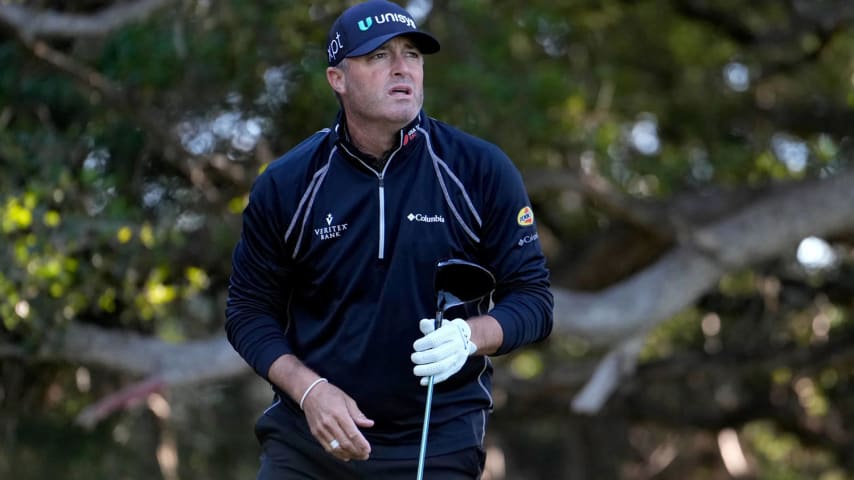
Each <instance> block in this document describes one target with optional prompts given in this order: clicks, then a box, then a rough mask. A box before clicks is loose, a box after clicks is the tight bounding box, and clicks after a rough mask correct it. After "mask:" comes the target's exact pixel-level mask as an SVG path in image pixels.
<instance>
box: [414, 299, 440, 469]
mask: <svg viewBox="0 0 854 480" xmlns="http://www.w3.org/2000/svg"><path fill="white" fill-rule="evenodd" d="M440 325H442V310H441V309H440V310H438V311H437V312H436V323H435V325H434V328H439V326H440ZM432 404H433V375H430V377H429V379H428V380H427V405H426V406H425V407H424V426H423V427H421V451H420V452H419V453H418V480H423V478H424V458H425V456H426V454H427V431H428V430H429V429H430V407H431V405H432Z"/></svg>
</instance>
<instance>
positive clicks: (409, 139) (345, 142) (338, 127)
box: [332, 110, 425, 172]
mask: <svg viewBox="0 0 854 480" xmlns="http://www.w3.org/2000/svg"><path fill="white" fill-rule="evenodd" d="M424 117H425V115H424V112H423V111H421V112H419V113H418V116H416V117H415V119H414V120H412V121H411V122H409V124H407V125H406V126H405V127H403V128H401V129H400V130H399V131H398V132H397V133H396V135H395V143H394V145H393V146H392V147H391V149H390V150H388V151H387V152H385V153H384V154H383V157H382V158H376V157H374V156H373V155H369V154H367V153H364V152H362V151H361V150H359V149H358V148H357V147H356V145H355V144H354V143H353V142H352V141H351V139H350V132H349V130H348V129H347V120H346V119H345V116H344V111H343V110H342V111H340V112H338V118H337V120H336V122H335V126H334V127H333V129H332V134H333V141H334V142H335V143H336V144H338V145H339V146H340V147H341V150H342V152H343V154H344V156H345V157H349V158H352V159H354V160H357V161H360V162H362V163H364V164H365V165H368V166H370V167H371V168H372V169H374V170H376V171H378V172H379V171H382V170H383V169H384V168H385V165H386V163H387V162H388V160H389V159H390V158H391V157H392V156H393V155H395V154H397V155H398V156H399V155H400V154H405V153H406V151H408V150H409V149H411V148H412V147H413V146H414V145H415V143H416V142H415V140H416V139H418V138H419V137H421V136H422V135H421V133H420V132H419V131H418V127H419V126H421V124H422V123H423V122H422V120H423V118H424Z"/></svg>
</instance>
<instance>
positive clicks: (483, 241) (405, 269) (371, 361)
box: [226, 112, 553, 458]
mask: <svg viewBox="0 0 854 480" xmlns="http://www.w3.org/2000/svg"><path fill="white" fill-rule="evenodd" d="M372 160H373V159H369V158H367V157H366V156H365V155H364V154H362V153H360V152H359V151H358V150H357V149H356V148H355V147H354V146H353V145H352V144H351V143H350V142H349V141H348V138H347V134H346V126H345V125H344V120H343V115H342V114H339V117H338V122H337V123H336V125H334V126H333V128H331V129H327V130H323V131H320V132H318V133H316V134H314V135H313V136H311V137H309V138H308V139H306V140H305V141H303V142H302V143H301V144H300V145H298V146H296V147H295V148H293V149H292V150H291V151H289V152H288V153H287V154H285V155H284V156H283V157H281V158H280V159H278V160H277V161H275V162H273V163H272V164H270V165H269V167H268V168H267V169H266V170H265V171H264V172H263V173H262V174H261V175H260V176H259V177H258V178H257V179H256V181H255V183H254V185H253V187H252V191H251V193H250V197H249V203H248V205H247V207H246V209H245V211H244V214H243V222H244V223H243V230H242V233H241V238H240V241H239V242H238V244H237V246H236V248H235V250H234V255H233V273H232V276H231V282H230V287H229V295H228V304H227V309H226V316H227V321H226V332H227V334H228V338H229V340H230V342H231V343H232V345H233V346H234V348H235V349H236V350H237V351H238V352H239V353H240V355H241V356H242V357H243V358H244V359H245V360H246V361H247V362H248V363H249V364H250V365H251V366H252V367H253V368H254V369H255V371H256V372H257V373H258V374H259V375H261V376H262V377H263V378H267V373H268V370H269V368H270V366H271V364H272V363H273V362H274V361H275V360H276V359H277V358H279V357H280V356H281V355H284V354H293V355H295V356H296V357H298V358H299V359H300V360H301V361H302V362H303V363H305V364H306V365H307V366H308V367H310V368H311V369H313V370H314V371H315V372H317V373H318V374H319V375H321V376H323V377H326V378H328V379H329V382H330V383H332V384H334V385H336V386H337V387H338V388H340V389H342V390H343V391H344V392H346V393H347V394H349V395H350V396H351V397H353V399H354V400H355V401H356V402H357V404H358V406H359V408H360V409H361V410H362V411H363V412H364V413H365V415H367V417H368V418H371V419H373V420H375V422H376V423H375V425H374V427H372V428H366V429H363V430H362V432H363V434H364V435H365V437H366V438H367V439H368V441H369V442H370V443H371V447H372V454H371V457H372V458H414V457H417V455H418V447H419V441H420V430H421V422H422V421H423V414H424V404H425V399H426V390H427V389H426V388H425V387H422V386H421V385H420V384H419V378H418V377H416V376H415V375H414V374H413V372H412V369H413V366H414V365H413V364H412V362H411V360H410V354H411V353H412V343H413V342H414V341H415V340H416V339H417V338H419V337H421V336H422V334H421V332H420V331H419V329H418V322H419V320H420V319H421V318H432V317H434V316H435V314H436V300H435V294H434V292H433V279H434V270H435V266H436V264H437V262H439V261H441V260H444V259H448V258H463V259H466V260H470V261H473V262H476V263H479V264H481V265H483V266H485V267H486V268H487V269H489V270H490V271H491V272H492V273H493V275H494V276H495V278H496V280H497V286H496V289H495V291H494V293H493V296H492V302H491V304H490V302H489V299H486V300H484V301H482V302H480V303H479V304H477V305H467V306H464V307H456V308H455V309H451V310H450V311H449V312H447V313H446V315H445V317H446V318H449V319H450V318H455V317H462V318H468V317H470V316H474V315H478V314H484V313H489V314H490V315H492V316H493V317H495V318H496V319H497V320H498V322H499V323H500V325H501V327H502V329H503V334H504V341H503V344H502V346H501V347H500V349H499V350H498V352H497V353H496V354H504V353H507V352H510V351H512V350H514V349H516V348H518V347H520V346H523V345H526V344H529V343H533V342H537V341H540V340H542V339H544V338H546V337H547V336H548V335H549V333H550V332H551V329H552V307H553V299H552V295H551V293H550V290H549V277H548V271H547V269H546V265H545V257H544V255H543V253H542V250H541V247H540V242H539V239H538V235H537V229H536V224H535V222H534V217H533V213H532V210H531V207H530V202H529V199H528V196H527V193H526V192H525V189H524V186H523V184H522V179H521V176H520V174H519V172H518V170H517V169H516V168H515V166H514V165H513V164H512V163H511V161H510V159H509V158H507V156H506V155H505V154H504V153H503V152H502V151H501V150H500V149H499V148H498V147H496V146H495V145H492V144H490V143H488V142H485V141H483V140H481V139H478V138H476V137H473V136H471V135H468V134H466V133H463V132H461V131H460V130H457V129H456V128H454V127H451V126H449V125H447V124H445V123H442V122H440V121H438V120H435V119H432V118H429V117H427V116H426V115H425V114H424V113H423V112H422V113H421V114H420V115H419V116H418V117H417V118H416V119H415V120H414V121H413V122H412V123H411V124H410V125H408V126H407V127H405V128H404V129H402V130H400V132H399V133H398V139H397V145H396V147H395V148H394V149H393V150H392V151H391V152H390V153H389V154H388V156H387V158H386V161H385V163H384V164H383V165H382V167H381V169H380V168H379V167H377V166H376V165H375V163H374V162H373V161H372ZM490 306H491V309H490ZM491 376H492V366H491V362H490V361H489V358H488V357H483V356H472V357H469V358H468V360H467V362H466V364H465V365H464V366H463V368H462V369H461V370H460V371H459V372H457V373H456V374H454V375H453V376H451V377H450V378H449V379H447V380H446V381H444V382H442V383H439V384H437V385H436V387H435V388H436V389H435V392H434V398H433V406H432V413H431V426H430V452H431V455H432V454H435V455H439V454H443V453H449V452H453V451H457V450H460V449H463V448H467V447H471V446H474V445H482V442H483V434H484V431H485V428H486V415H487V413H488V412H489V411H490V410H491V409H492V406H493V403H492V397H491V393H490V392H491ZM273 389H274V391H275V393H276V397H277V398H276V401H275V403H274V405H273V406H271V407H270V408H269V409H268V410H267V412H265V414H267V415H275V416H276V417H277V418H278V419H279V421H281V422H284V423H286V424H288V425H291V426H292V427H293V431H294V433H296V434H301V435H305V436H307V437H308V438H313V437H312V436H311V433H310V431H309V428H308V425H307V422H306V420H305V417H304V415H303V413H302V412H301V411H300V409H299V406H298V405H296V402H294V401H293V400H292V399H291V398H290V397H289V396H288V395H287V394H285V393H284V392H282V391H280V390H279V389H278V388H277V387H276V386H275V385H274V386H273Z"/></svg>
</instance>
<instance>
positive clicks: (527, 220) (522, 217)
mask: <svg viewBox="0 0 854 480" xmlns="http://www.w3.org/2000/svg"><path fill="white" fill-rule="evenodd" d="M516 223H518V224H519V225H520V226H522V227H530V226H531V225H533V224H534V211H533V210H531V207H525V208H523V209H522V210H519V214H518V215H516Z"/></svg>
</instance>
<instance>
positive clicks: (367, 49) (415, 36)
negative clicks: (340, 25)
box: [347, 31, 440, 57]
mask: <svg viewBox="0 0 854 480" xmlns="http://www.w3.org/2000/svg"><path fill="white" fill-rule="evenodd" d="M394 37H409V38H411V39H412V41H413V42H415V47H416V48H417V49H418V50H419V51H420V52H421V53H423V54H425V55H429V54H431V53H436V52H438V51H439V48H440V45H439V41H438V40H436V39H435V38H434V37H433V35H430V34H429V33H426V32H419V31H412V32H396V33H390V34H388V35H381V36H379V37H376V38H372V39H370V40H368V41H367V42H365V43H363V44H361V45H359V46H358V47H356V48H354V49H353V50H352V51H351V52H350V53H348V54H347V56H348V57H361V56H362V55H367V54H369V53H371V52H373V51H374V50H376V49H378V48H380V47H381V46H382V45H383V44H384V43H385V42H387V41H389V40H391V39H392V38H394Z"/></svg>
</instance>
